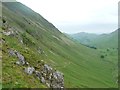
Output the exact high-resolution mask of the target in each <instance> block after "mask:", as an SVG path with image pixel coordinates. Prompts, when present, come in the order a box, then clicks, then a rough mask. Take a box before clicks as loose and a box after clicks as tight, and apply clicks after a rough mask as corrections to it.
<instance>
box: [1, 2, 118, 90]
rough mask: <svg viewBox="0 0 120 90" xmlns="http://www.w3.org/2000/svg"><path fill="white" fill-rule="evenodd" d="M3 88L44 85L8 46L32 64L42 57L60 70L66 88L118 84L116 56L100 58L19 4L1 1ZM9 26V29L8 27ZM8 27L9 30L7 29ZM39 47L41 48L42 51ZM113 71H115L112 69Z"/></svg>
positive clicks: (94, 52) (95, 52)
mask: <svg viewBox="0 0 120 90" xmlns="http://www.w3.org/2000/svg"><path fill="white" fill-rule="evenodd" d="M2 21H3V23H5V24H6V26H7V28H5V26H2V33H3V32H5V31H10V30H12V31H13V32H14V35H5V34H3V37H2V40H3V41H4V42H3V48H2V49H3V50H2V52H3V60H2V62H3V66H2V67H3V68H2V69H3V73H2V74H3V75H2V76H3V79H2V81H3V87H10V88H13V87H29V88H30V87H36V88H39V87H46V86H45V85H43V84H42V83H40V82H39V80H38V79H37V78H35V77H34V76H32V75H31V76H29V75H27V74H25V73H24V72H23V68H24V66H21V67H19V66H17V65H15V64H14V63H15V62H16V60H17V58H16V57H11V56H10V55H9V53H8V49H14V50H17V51H19V52H20V53H21V54H22V55H23V56H24V57H25V58H26V60H27V61H28V62H29V63H30V64H31V65H32V66H34V67H36V65H37V64H38V61H40V60H43V61H44V62H45V63H47V64H49V65H51V66H52V67H53V68H56V70H59V71H61V72H63V74H64V80H65V81H64V82H65V83H64V85H65V87H117V83H116V75H117V69H116V64H117V57H114V58H112V59H113V60H114V62H112V63H111V61H109V60H111V59H110V58H109V57H108V58H104V59H103V58H101V57H100V56H101V53H99V52H98V51H97V50H94V49H90V48H87V47H85V46H83V45H81V44H79V43H77V42H74V41H73V40H71V39H69V38H68V37H67V36H65V35H64V34H62V33H61V32H60V31H59V30H58V29H57V28H56V27H55V26H53V25H52V24H51V23H49V22H48V21H47V20H45V19H44V18H43V17H42V16H40V15H39V14H37V13H35V12H34V11H32V10H31V9H29V8H28V7H26V6H24V5H22V4H21V3H15V2H14V3H10V2H9V3H3V17H2ZM10 28H11V29H10ZM9 29H10V30H9ZM41 50H42V51H41ZM115 70H116V71H115Z"/></svg>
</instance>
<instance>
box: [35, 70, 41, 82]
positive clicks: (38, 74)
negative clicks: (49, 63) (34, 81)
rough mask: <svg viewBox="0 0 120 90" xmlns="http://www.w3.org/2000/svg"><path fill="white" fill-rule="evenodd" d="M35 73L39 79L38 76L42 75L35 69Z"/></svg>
mask: <svg viewBox="0 0 120 90" xmlns="http://www.w3.org/2000/svg"><path fill="white" fill-rule="evenodd" d="M35 75H36V77H37V78H38V79H39V80H40V78H41V76H42V75H41V73H40V72H39V71H35Z"/></svg>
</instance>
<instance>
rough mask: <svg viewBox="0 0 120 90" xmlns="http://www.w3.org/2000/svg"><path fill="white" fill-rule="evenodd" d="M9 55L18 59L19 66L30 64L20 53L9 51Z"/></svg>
mask: <svg viewBox="0 0 120 90" xmlns="http://www.w3.org/2000/svg"><path fill="white" fill-rule="evenodd" d="M8 53H9V54H10V55H11V56H16V57H17V58H18V61H17V62H16V64H17V65H24V64H26V63H28V62H26V61H25V58H24V56H23V55H22V54H20V53H19V52H18V51H16V50H12V49H9V50H8Z"/></svg>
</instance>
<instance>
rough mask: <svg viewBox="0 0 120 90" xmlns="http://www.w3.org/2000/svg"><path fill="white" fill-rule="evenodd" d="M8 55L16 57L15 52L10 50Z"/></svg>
mask: <svg viewBox="0 0 120 90" xmlns="http://www.w3.org/2000/svg"><path fill="white" fill-rule="evenodd" d="M8 53H9V54H10V55H11V56H16V54H15V52H14V51H13V50H12V49H9V50H8Z"/></svg>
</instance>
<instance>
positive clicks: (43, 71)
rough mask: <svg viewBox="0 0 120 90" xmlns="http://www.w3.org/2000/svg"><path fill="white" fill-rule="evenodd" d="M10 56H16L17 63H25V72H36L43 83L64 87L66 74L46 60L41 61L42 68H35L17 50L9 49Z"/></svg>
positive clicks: (50, 86) (52, 86) (54, 86)
mask: <svg viewBox="0 0 120 90" xmlns="http://www.w3.org/2000/svg"><path fill="white" fill-rule="evenodd" d="M8 52H9V54H10V56H16V57H17V58H18V61H17V62H16V64H17V65H25V66H26V67H25V68H24V72H25V73H26V74H28V75H32V74H34V75H35V76H36V77H37V78H38V80H40V82H41V83H43V84H44V85H46V86H47V87H49V88H64V75H63V73H61V72H59V71H56V70H54V69H53V68H52V67H51V66H49V65H47V64H45V63H43V62H44V61H43V60H41V61H40V63H41V64H40V65H39V64H38V65H39V66H40V68H38V70H35V68H34V67H33V66H30V65H29V63H28V62H26V60H25V57H24V56H23V55H22V54H20V53H19V52H18V51H16V50H12V49H9V50H8Z"/></svg>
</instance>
